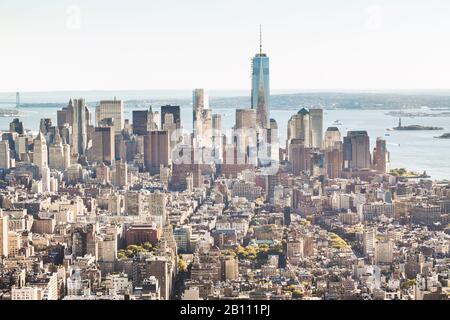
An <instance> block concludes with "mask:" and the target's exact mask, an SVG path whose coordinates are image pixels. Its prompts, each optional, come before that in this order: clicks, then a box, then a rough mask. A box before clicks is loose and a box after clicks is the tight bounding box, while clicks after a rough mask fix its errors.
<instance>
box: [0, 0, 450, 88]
mask: <svg viewBox="0 0 450 320" xmlns="http://www.w3.org/2000/svg"><path fill="white" fill-rule="evenodd" d="M319 2H320V3H319V4H307V3H305V2H301V3H296V2H294V1H283V5H281V6H280V5H275V4H271V3H269V2H268V1H266V2H263V3H261V4H259V6H256V2H254V1H249V2H247V3H246V4H245V5H242V4H238V3H237V2H236V3H235V2H233V1H232V2H231V3H229V2H228V3H227V4H220V3H217V2H206V1H200V0H198V1H193V2H190V3H189V4H188V5H187V4H184V3H183V4H178V5H177V6H174V5H171V3H169V4H165V3H164V4H163V3H162V2H159V1H153V2H152V3H151V4H146V3H144V2H141V1H135V2H134V4H135V6H133V7H131V8H129V7H127V6H126V5H125V4H118V3H112V4H108V5H107V6H106V5H105V3H104V2H103V3H102V1H98V2H96V3H88V2H86V1H76V2H73V3H72V2H69V1H61V3H58V4H54V3H51V2H50V1H43V2H42V4H41V6H40V7H39V8H36V7H35V6H34V5H32V4H30V3H29V2H28V1H22V2H21V3H13V2H12V1H4V2H3V3H2V4H0V6H1V9H2V10H1V12H2V13H1V15H2V17H1V18H2V19H0V36H1V37H2V38H3V39H4V42H5V43H6V45H5V48H4V50H3V53H2V54H3V58H2V59H0V68H1V69H2V71H3V75H4V77H3V78H2V79H1V80H0V91H1V92H8V91H11V92H14V91H65V90H117V89H120V90H132V89H136V90H145V89H152V90H164V89H168V88H173V89H176V90H186V89H190V88H194V87H206V88H208V90H209V91H214V90H219V89H220V90H245V91H246V90H249V89H250V87H251V77H250V76H251V75H250V72H249V69H248V63H249V61H250V60H251V58H252V57H253V55H254V54H255V53H257V52H258V49H259V34H258V33H259V30H258V29H259V24H262V26H263V32H264V43H263V46H264V47H263V50H264V51H265V52H268V53H269V55H270V56H271V58H272V62H271V64H272V76H271V82H272V84H271V87H272V88H273V89H272V91H277V90H283V89H284V90H289V91H309V90H327V91H328V90H335V91H343V90H358V91H359V90H362V91H366V90H370V91H371V90H421V89H422V90H426V89H437V90H439V89H443V90H445V89H446V88H449V87H450V86H449V85H448V84H447V83H448V81H447V76H446V75H447V74H448V73H449V71H450V64H449V63H448V62H447V58H446V57H447V56H448V55H449V54H450V47H449V46H448V45H447V44H446V42H445V41H442V39H444V36H445V34H446V33H447V32H448V31H449V30H450V23H449V22H448V21H447V19H446V17H447V16H448V13H449V12H450V4H448V3H445V1H440V0H435V1H430V2H428V3H426V4H424V3H420V1H409V2H406V1H396V2H395V3H389V2H388V1H377V2H369V1H358V2H356V1H351V2H349V3H346V4H345V5H341V6H339V7H337V5H336V4H333V3H330V1H325V0H323V1H319ZM258 3H260V2H258ZM324 3H326V4H327V6H324V5H323V4H324ZM201 12H206V14H204V15H203V14H202V13H201ZM78 13H79V18H80V19H79V20H77V19H76V17H77V14H78ZM446 13H447V14H446ZM404 16H407V17H408V19H407V21H405V20H404V19H403V17H404ZM243 21H245V22H243ZM30 25H32V26H33V28H29V26H30ZM180 30H183V32H180ZM286 39H288V40H286ZM291 39H293V41H292V40H291ZM294 39H295V40H294ZM296 39H299V40H296ZM419 44H421V45H419ZM30 48H32V50H33V51H32V52H33V54H31V55H30V54H29V53H30ZM187 48H189V49H188V50H186V49H187ZM386 48H388V49H389V50H386ZM430 48H433V50H430ZM186 61H187V62H188V63H186ZM223 62H225V63H223ZM386 74H389V78H387V77H386ZM205 84H208V85H205Z"/></svg>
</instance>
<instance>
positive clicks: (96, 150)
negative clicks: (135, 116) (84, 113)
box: [90, 126, 115, 164]
mask: <svg viewBox="0 0 450 320" xmlns="http://www.w3.org/2000/svg"><path fill="white" fill-rule="evenodd" d="M90 158H91V161H93V162H97V163H101V162H105V163H107V164H112V163H113V162H114V159H115V139H114V127H111V126H101V127H96V128H95V130H94V134H93V137H92V148H91V152H90Z"/></svg>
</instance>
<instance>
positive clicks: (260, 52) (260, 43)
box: [259, 24, 262, 54]
mask: <svg viewBox="0 0 450 320" xmlns="http://www.w3.org/2000/svg"><path fill="white" fill-rule="evenodd" d="M259 54H262V27H261V24H260V25H259Z"/></svg>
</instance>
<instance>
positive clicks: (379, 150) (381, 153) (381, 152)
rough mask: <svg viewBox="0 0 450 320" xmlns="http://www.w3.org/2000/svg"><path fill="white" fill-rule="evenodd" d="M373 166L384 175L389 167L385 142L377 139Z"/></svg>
mask: <svg viewBox="0 0 450 320" xmlns="http://www.w3.org/2000/svg"><path fill="white" fill-rule="evenodd" d="M373 165H374V169H375V170H377V171H379V172H382V173H385V172H386V171H387V170H388V165H389V152H388V151H387V148H386V140H384V139H382V138H377V142H376V146H375V149H374V151H373Z"/></svg>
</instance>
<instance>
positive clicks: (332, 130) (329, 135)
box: [323, 127, 342, 149]
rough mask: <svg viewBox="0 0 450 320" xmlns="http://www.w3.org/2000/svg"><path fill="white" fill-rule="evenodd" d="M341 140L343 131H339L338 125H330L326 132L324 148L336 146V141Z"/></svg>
mask: <svg viewBox="0 0 450 320" xmlns="http://www.w3.org/2000/svg"><path fill="white" fill-rule="evenodd" d="M338 141H341V142H342V137H341V132H340V131H339V128H338V127H328V128H327V131H326V132H325V139H324V141H323V148H324V149H328V148H334V146H335V143H336V142H338Z"/></svg>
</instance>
